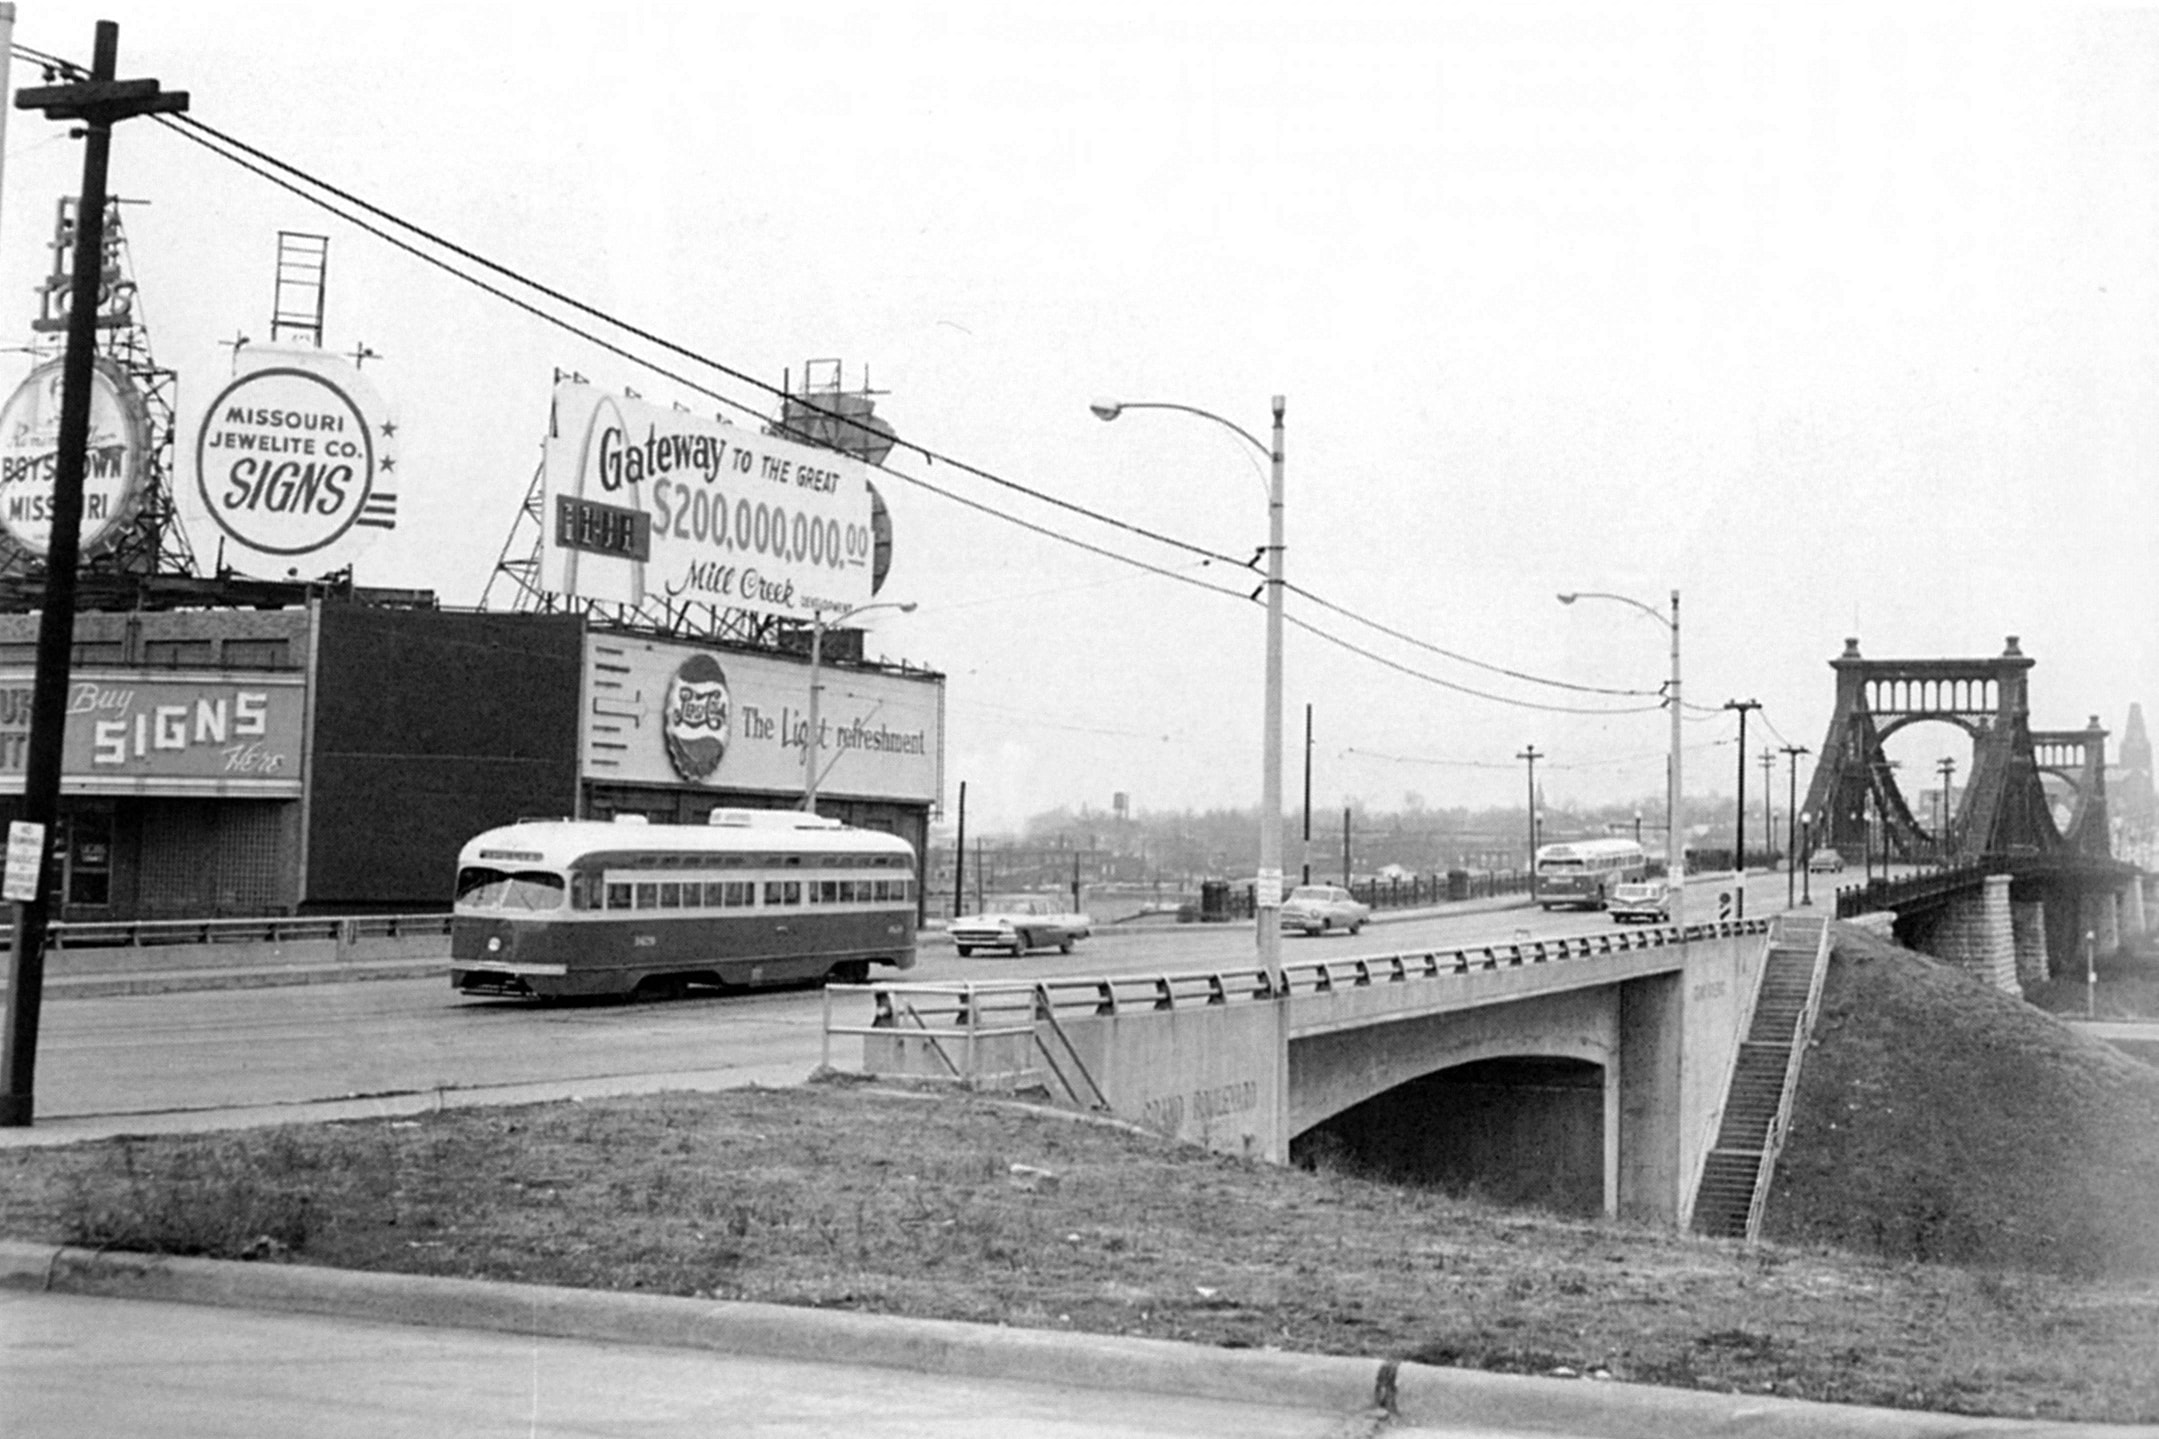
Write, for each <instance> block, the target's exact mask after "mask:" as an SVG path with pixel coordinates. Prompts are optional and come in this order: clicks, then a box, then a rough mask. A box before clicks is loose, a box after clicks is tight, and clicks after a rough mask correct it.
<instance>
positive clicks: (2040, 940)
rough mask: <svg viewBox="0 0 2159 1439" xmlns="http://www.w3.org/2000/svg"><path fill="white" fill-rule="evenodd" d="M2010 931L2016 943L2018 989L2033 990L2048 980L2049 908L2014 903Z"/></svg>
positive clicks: (2040, 902) (2042, 902) (2039, 903)
mask: <svg viewBox="0 0 2159 1439" xmlns="http://www.w3.org/2000/svg"><path fill="white" fill-rule="evenodd" d="M2009 927H2010V932H2011V934H2012V936H2013V938H2014V941H2015V948H2016V956H2017V985H2018V986H2019V988H2023V989H2030V988H2033V987H2035V986H2037V985H2041V984H2044V983H2045V982H2046V978H2047V906H2046V901H2045V900H2039V899H2034V900H2029V901H2027V900H2021V899H2012V900H2010V902H2009Z"/></svg>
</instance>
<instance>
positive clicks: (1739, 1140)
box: [1694, 914, 1829, 1239]
mask: <svg viewBox="0 0 2159 1439" xmlns="http://www.w3.org/2000/svg"><path fill="white" fill-rule="evenodd" d="M1828 936H1829V924H1828V920H1827V919H1825V918H1822V917H1819V916H1810V917H1805V918H1798V917H1794V916H1792V915H1789V914H1787V915H1784V916H1782V917H1780V918H1779V919H1778V921H1777V928H1776V932H1775V934H1774V936H1773V939H1772V943H1771V946H1770V950H1769V955H1768V958H1767V959H1765V960H1764V961H1763V963H1762V977H1761V982H1760V984H1759V986H1758V987H1757V988H1756V991H1755V996H1754V1015H1753V1019H1752V1021H1751V1022H1750V1023H1749V1025H1748V1027H1747V1037H1746V1038H1745V1039H1744V1040H1742V1041H1740V1045H1739V1058H1738V1060H1737V1062H1736V1063H1734V1065H1733V1066H1732V1082H1731V1088H1730V1090H1729V1091H1728V1092H1727V1093H1726V1095H1725V1099H1724V1115H1723V1120H1722V1123H1721V1124H1720V1125H1719V1126H1718V1129H1717V1142H1716V1144H1715V1146H1714V1147H1712V1148H1711V1150H1710V1152H1709V1157H1708V1159H1707V1160H1706V1161H1705V1162H1704V1164H1703V1166H1702V1182H1701V1186H1700V1188H1698V1189H1697V1190H1696V1191H1695V1197H1694V1229H1695V1232H1696V1233H1699V1234H1708V1235H1715V1236H1719V1237H1723V1238H1730V1239H1753V1238H1754V1237H1755V1236H1756V1235H1757V1234H1758V1233H1759V1232H1760V1230H1761V1222H1762V1219H1761V1210H1762V1203H1763V1201H1764V1200H1765V1199H1766V1198H1767V1197H1768V1194H1769V1182H1770V1178H1771V1176H1772V1175H1773V1174H1774V1173H1775V1172H1776V1164H1777V1154H1778V1151H1780V1150H1781V1149H1782V1148H1783V1147H1784V1131H1785V1128H1786V1126H1787V1125H1788V1124H1789V1123H1790V1120H1791V1106H1792V1092H1793V1091H1794V1090H1795V1089H1796V1088H1797V1087H1798V1084H1799V1066H1800V1061H1801V1060H1802V1059H1803V1058H1804V1057H1805V1054H1806V1047H1807V1039H1808V1037H1809V1035H1811V1034H1812V1033H1813V1030H1814V1016H1815V1012H1816V1010H1817V1009H1818V1008H1819V1007H1820V1004H1821V993H1822V975H1823V972H1824V971H1825V970H1826V969H1827V968H1828V958H1829V944H1828Z"/></svg>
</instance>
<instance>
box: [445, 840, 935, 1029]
mask: <svg viewBox="0 0 2159 1439" xmlns="http://www.w3.org/2000/svg"><path fill="white" fill-rule="evenodd" d="M920 898H921V890H920V886H919V882H918V881H917V879H916V874H915V851H914V846H912V845H910V844H909V843H908V842H907V841H906V840H904V839H901V838H900V837H899V836H897V835H891V834H885V833H882V832H880V831H877V830H866V829H851V828H849V827H848V826H846V825H843V824H841V823H840V822H839V821H838V820H835V819H826V818H824V817H822V816H819V815H810V814H803V813H801V812H799V811H796V810H747V809H716V810H714V811H713V812H712V815H711V819H710V822H709V823H707V824H703V825H686V824H685V825H668V824H660V825H656V824H650V823H648V822H647V821H646V820H645V819H644V817H643V816H641V815H618V816H616V817H615V818H614V820H612V821H601V820H570V819H564V820H522V821H519V822H518V823H516V824H512V825H505V826H503V827H501V828H499V829H491V830H488V831H486V832H485V833H483V834H480V835H476V836H474V837H473V838H472V839H471V840H469V841H468V842H467V843H466V845H465V847H464V849H463V850H461V851H460V852H459V854H458V857H457V900H456V904H455V906H454V908H453V910H452V912H451V920H450V986H451V988H452V989H453V990H455V991H456V992H457V993H459V994H469V995H523V996H529V997H533V998H537V999H556V998H561V997H564V996H571V995H609V994H612V995H637V994H649V995H655V996H667V997H672V996H677V995H680V994H682V993H684V992H685V991H687V990H688V988H689V987H690V986H691V985H713V986H730V985H768V984H786V983H790V982H799V981H805V980H820V979H822V980H838V981H841V982H845V983H860V982H861V981H863V980H866V979H868V978H869V976H870V966H872V965H873V964H874V965H890V966H891V967H893V968H895V969H911V968H913V966H914V962H915V920H916V915H917V910H918V906H919V904H920Z"/></svg>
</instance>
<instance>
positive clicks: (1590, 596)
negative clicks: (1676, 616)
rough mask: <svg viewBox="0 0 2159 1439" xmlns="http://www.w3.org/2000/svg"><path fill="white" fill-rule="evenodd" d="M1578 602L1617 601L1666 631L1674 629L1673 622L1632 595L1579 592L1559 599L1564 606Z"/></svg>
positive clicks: (1596, 591)
mask: <svg viewBox="0 0 2159 1439" xmlns="http://www.w3.org/2000/svg"><path fill="white" fill-rule="evenodd" d="M1576 600H1617V601H1619V602H1620V603H1621V604H1623V605H1633V606H1634V607H1635V608H1636V609H1638V610H1640V611H1641V612H1642V613H1643V614H1645V615H1648V616H1649V617H1650V618H1651V619H1653V620H1655V621H1656V622H1657V623H1658V624H1660V625H1663V626H1664V627H1665V628H1666V629H1670V628H1672V622H1671V621H1670V620H1668V619H1666V618H1665V617H1664V616H1663V615H1661V614H1659V613H1658V612H1657V611H1656V610H1654V609H1651V608H1650V607H1649V606H1648V605H1645V604H1643V603H1642V602H1641V601H1640V600H1638V599H1636V598H1634V597H1633V596H1632V595H1615V594H1613V593H1612V592H1611V591H1610V590H1577V591H1575V592H1574V593H1573V594H1563V595H1561V596H1560V597H1559V602H1560V603H1561V604H1563V605H1571V604H1573V603H1574V602H1575V601H1576Z"/></svg>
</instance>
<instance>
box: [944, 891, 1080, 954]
mask: <svg viewBox="0 0 2159 1439" xmlns="http://www.w3.org/2000/svg"><path fill="white" fill-rule="evenodd" d="M945 932H946V933H947V934H949V935H951V936H952V944H953V947H954V948H955V949H957V950H958V951H959V952H960V958H962V959H965V958H966V957H967V956H968V955H970V954H973V953H974V952H975V951H976V950H978V949H1009V950H1011V951H1012V954H1013V957H1014V958H1018V957H1019V956H1020V955H1023V954H1025V953H1026V952H1027V951H1028V950H1030V949H1048V948H1051V947H1052V946H1054V947H1056V948H1057V949H1058V950H1060V951H1061V952H1063V953H1065V954H1070V953H1071V952H1072V942H1073V941H1074V940H1076V939H1085V938H1086V937H1087V936H1088V935H1089V934H1091V933H1093V932H1094V921H1093V920H1091V919H1089V918H1088V917H1087V916H1086V915H1084V914H1080V913H1077V912H1076V911H1073V910H1069V909H1061V908H1059V907H1058V904H1057V901H1056V900H1054V899H1051V898H1050V897H1049V896H1048V895H1041V894H1007V895H1000V896H998V897H996V898H994V899H992V900H991V901H990V902H989V905H988V906H987V907H986V908H985V909H984V910H983V911H982V912H981V913H980V914H964V915H961V916H960V917H959V918H958V919H955V920H953V921H952V923H950V924H949V925H947V926H945Z"/></svg>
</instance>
